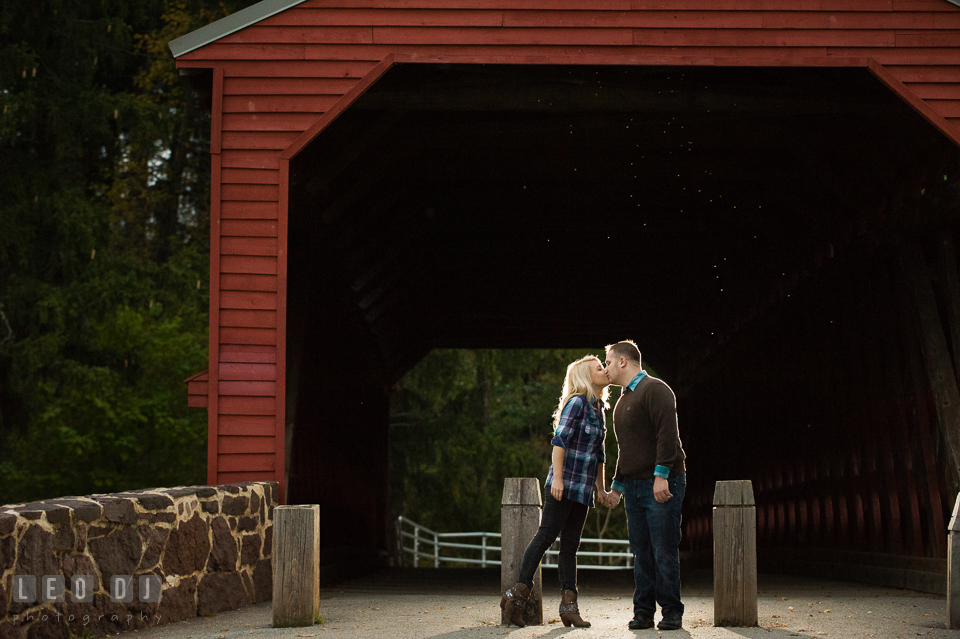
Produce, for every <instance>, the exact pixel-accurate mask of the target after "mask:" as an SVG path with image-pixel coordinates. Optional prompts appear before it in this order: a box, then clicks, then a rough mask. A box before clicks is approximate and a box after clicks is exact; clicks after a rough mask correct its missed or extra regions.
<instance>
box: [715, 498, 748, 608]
mask: <svg viewBox="0 0 960 639" xmlns="http://www.w3.org/2000/svg"><path fill="white" fill-rule="evenodd" d="M713 625H714V626H740V627H745V626H756V625H757V508H756V505H755V502H754V501H753V484H751V483H750V482H749V481H718V482H717V487H716V490H715V491H714V493H713Z"/></svg>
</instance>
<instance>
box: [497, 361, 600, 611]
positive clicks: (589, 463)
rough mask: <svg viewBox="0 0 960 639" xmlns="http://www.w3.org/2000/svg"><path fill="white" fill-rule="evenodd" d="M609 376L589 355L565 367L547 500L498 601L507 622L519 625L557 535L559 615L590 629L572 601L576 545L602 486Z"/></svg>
mask: <svg viewBox="0 0 960 639" xmlns="http://www.w3.org/2000/svg"><path fill="white" fill-rule="evenodd" d="M609 385H610V380H608V379H607V375H606V373H605V372H604V368H603V364H602V363H601V362H600V360H599V359H598V358H596V357H593V356H588V357H584V358H583V359H578V360H577V361H575V362H573V363H572V364H570V365H569V366H568V367H567V375H566V378H565V379H564V381H563V393H562V395H561V396H560V403H559V404H558V405H557V410H556V411H555V412H554V414H553V425H554V435H553V441H552V442H551V443H552V444H553V460H552V461H553V464H552V465H551V466H550V471H549V472H548V473H547V480H546V482H544V490H545V492H546V499H545V500H544V504H543V518H542V519H541V523H540V530H539V531H537V534H536V536H535V537H534V538H533V541H531V542H530V545H529V546H527V550H526V551H525V552H524V554H523V563H522V564H521V566H520V575H519V576H518V581H517V583H516V584H515V585H514V586H513V588H510V589H509V590H507V592H506V593H505V594H504V595H503V598H502V599H501V600H500V608H502V609H503V610H504V612H505V614H506V617H507V618H508V619H509V621H508V622H507V625H508V626H509V625H510V623H513V624H516V625H517V626H520V627H523V626H524V625H525V622H524V619H523V611H524V607H525V606H526V604H527V598H528V597H529V596H530V588H532V587H533V575H534V573H535V572H536V571H537V567H538V566H539V565H540V561H541V560H542V559H543V555H544V553H545V552H546V551H547V548H549V547H550V545H551V544H552V543H553V542H554V541H556V539H557V535H559V536H560V556H559V559H558V560H557V568H558V571H559V573H560V589H561V592H560V620H561V621H563V625H564V626H570V625H571V624H573V625H574V626H576V627H578V628H589V627H590V622H588V621H584V620H583V619H582V618H581V617H580V609H579V608H578V606H577V594H578V593H577V549H578V548H579V547H580V536H581V534H582V533H583V524H584V522H585V521H586V519H587V509H588V508H590V507H591V506H593V491H594V487H596V489H597V491H599V493H600V495H601V498H600V499H601V501H604V500H605V499H606V492H605V491H604V489H603V482H604V478H603V462H604V454H603V442H604V439H605V438H606V435H607V429H606V427H605V425H604V414H603V409H604V408H607V395H608V394H609V389H608V388H607V387H608V386H609Z"/></svg>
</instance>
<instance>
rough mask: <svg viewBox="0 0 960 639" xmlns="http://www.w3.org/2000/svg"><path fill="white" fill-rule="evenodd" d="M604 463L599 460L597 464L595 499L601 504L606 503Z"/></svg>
mask: <svg viewBox="0 0 960 639" xmlns="http://www.w3.org/2000/svg"><path fill="white" fill-rule="evenodd" d="M603 475H604V464H603V462H600V463H598V464H597V500H598V501H599V502H600V503H601V504H603V505H604V506H606V505H607V499H608V496H607V489H606V488H604V485H605V484H606V479H605V478H604V476H603Z"/></svg>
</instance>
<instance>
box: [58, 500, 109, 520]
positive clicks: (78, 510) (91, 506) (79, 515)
mask: <svg viewBox="0 0 960 639" xmlns="http://www.w3.org/2000/svg"><path fill="white" fill-rule="evenodd" d="M53 503H55V504H57V505H58V506H65V507H67V508H69V509H71V510H72V511H73V518H74V520H75V521H85V522H91V521H96V520H98V519H100V517H101V516H102V515H103V507H102V506H101V505H100V504H98V503H97V502H94V501H84V500H82V499H57V500H55V501H54V502H53ZM47 521H50V516H49V515H47Z"/></svg>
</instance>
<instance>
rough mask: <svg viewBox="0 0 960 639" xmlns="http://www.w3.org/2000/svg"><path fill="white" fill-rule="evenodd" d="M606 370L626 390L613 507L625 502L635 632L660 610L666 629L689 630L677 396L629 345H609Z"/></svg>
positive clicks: (618, 411) (620, 406)
mask: <svg viewBox="0 0 960 639" xmlns="http://www.w3.org/2000/svg"><path fill="white" fill-rule="evenodd" d="M606 351H607V354H606V362H605V367H606V368H605V370H606V372H607V376H608V377H609V378H610V383H611V384H615V385H617V386H620V387H622V392H621V395H620V399H619V400H618V401H617V405H616V408H614V410H613V430H614V432H615V433H616V436H617V450H618V454H617V470H616V472H615V473H614V475H613V486H612V490H611V492H610V493H608V494H607V495H605V496H604V499H605V500H606V505H608V506H610V507H611V508H613V507H615V506H616V505H617V504H618V503H619V502H620V497H621V495H622V496H623V501H624V508H626V511H627V530H628V534H629V537H630V548H631V549H632V550H633V554H634V568H633V578H634V582H635V585H636V589H635V590H634V593H633V620H632V621H630V623H629V628H630V629H631V630H638V629H642V628H652V627H653V615H654V613H655V612H656V610H657V604H658V603H659V604H660V607H661V609H662V612H663V618H662V619H661V620H660V623H659V624H658V625H657V628H659V629H660V630H678V629H680V628H682V627H683V603H682V602H681V601H680V551H679V545H680V508H681V506H682V504H683V495H684V492H685V490H686V476H685V475H686V466H685V464H684V459H686V455H685V454H684V452H683V447H682V446H681V444H680V433H679V430H678V428H677V398H676V396H675V395H674V394H673V391H672V390H670V387H669V386H667V385H666V384H665V383H664V382H663V381H661V380H659V379H656V378H655V377H650V376H649V375H647V373H646V371H644V370H643V368H642V367H641V366H640V350H639V349H638V348H637V345H636V344H635V343H634V342H633V341H631V340H626V341H623V342H618V343H616V344H611V345H610V346H607V349H606Z"/></svg>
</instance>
